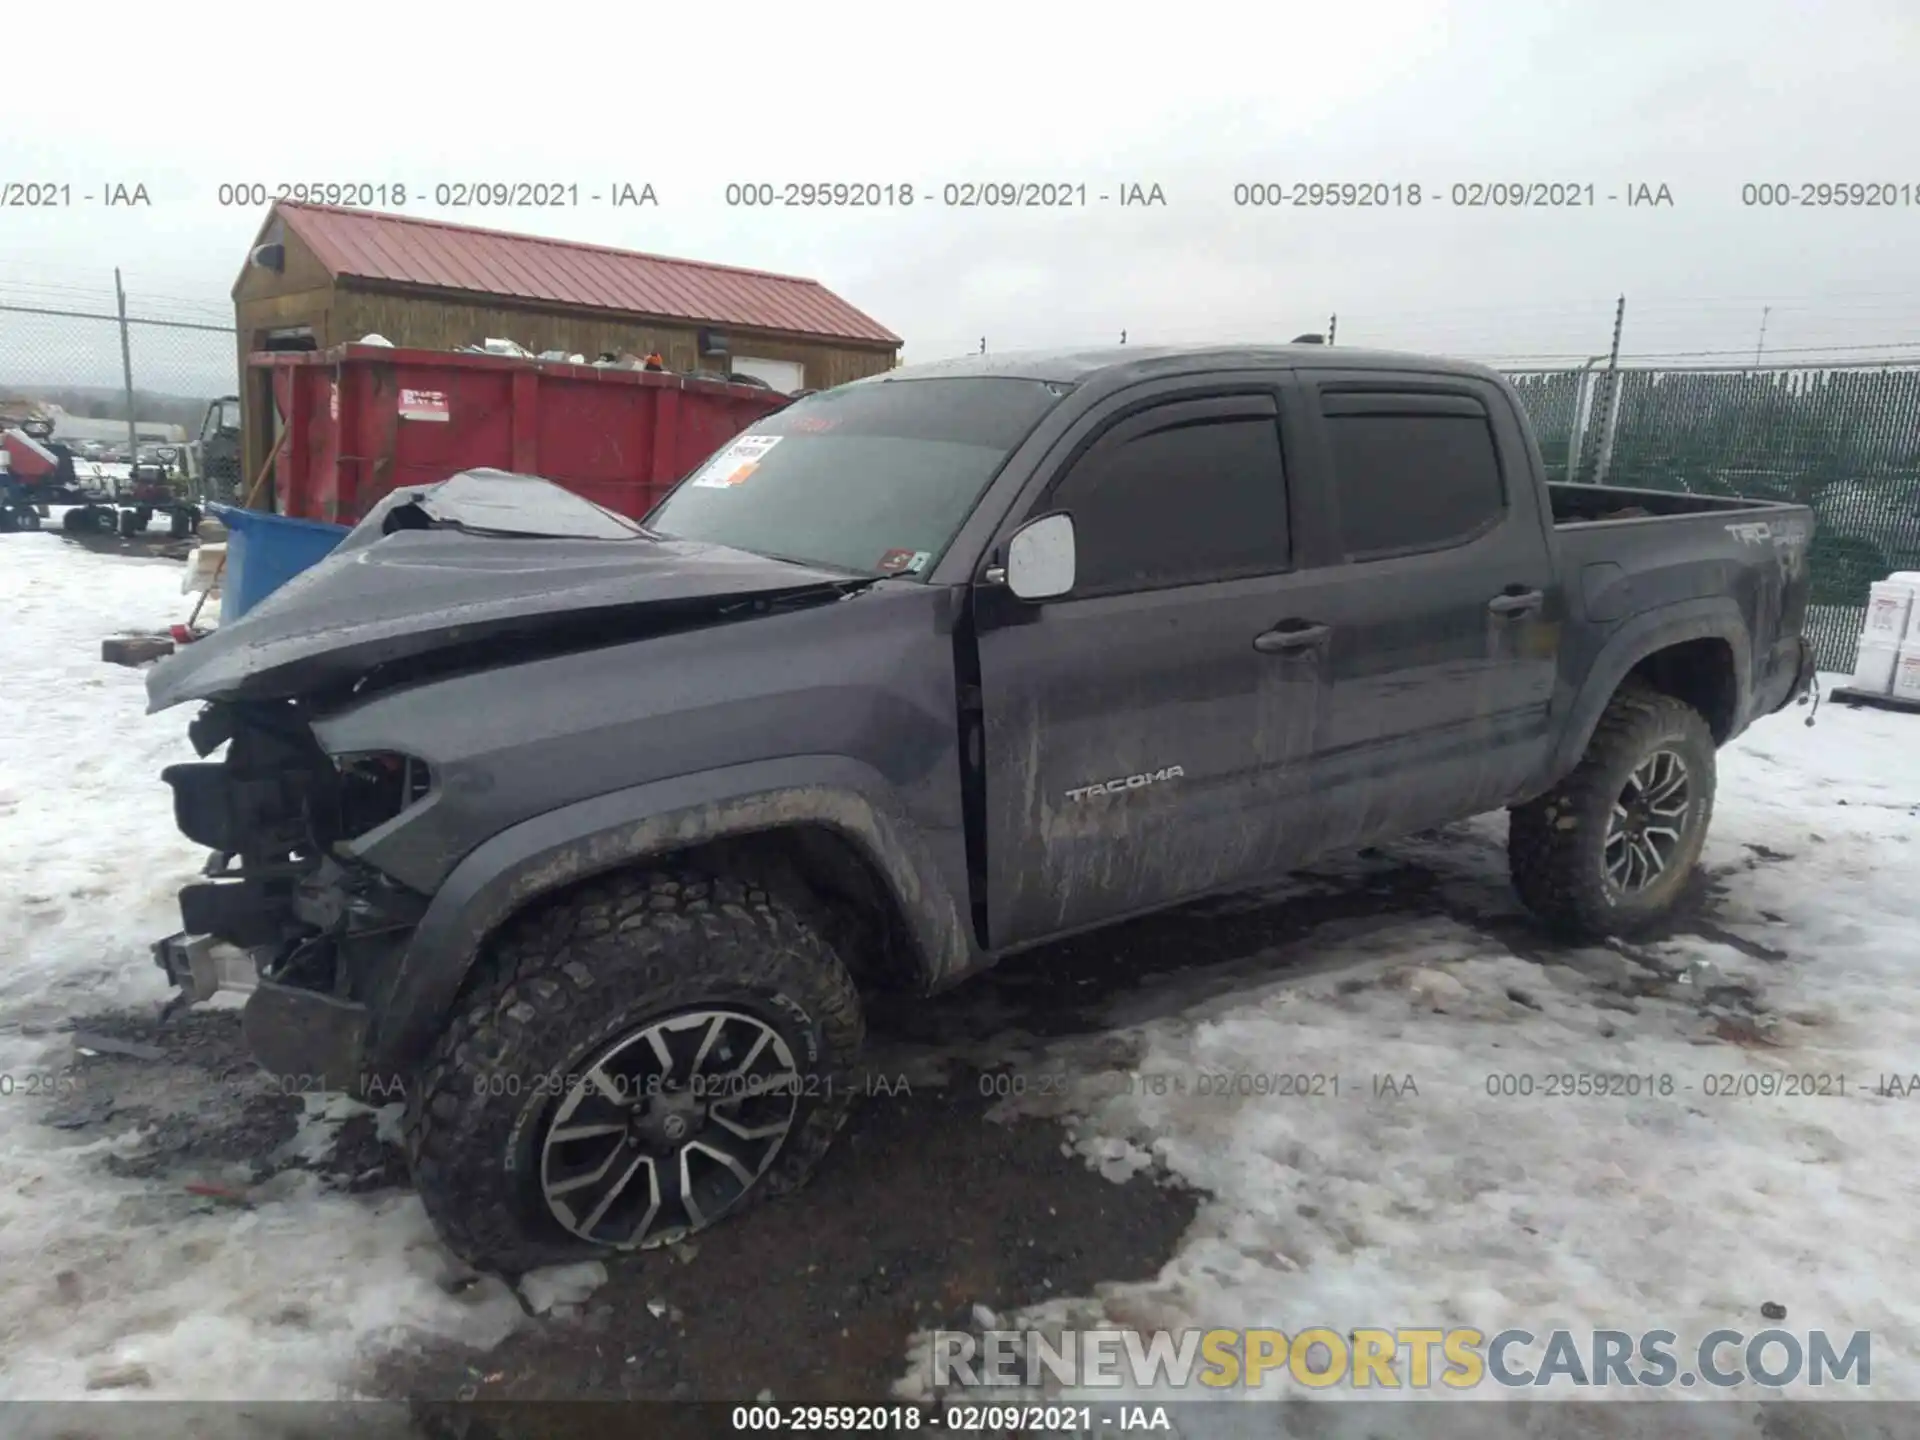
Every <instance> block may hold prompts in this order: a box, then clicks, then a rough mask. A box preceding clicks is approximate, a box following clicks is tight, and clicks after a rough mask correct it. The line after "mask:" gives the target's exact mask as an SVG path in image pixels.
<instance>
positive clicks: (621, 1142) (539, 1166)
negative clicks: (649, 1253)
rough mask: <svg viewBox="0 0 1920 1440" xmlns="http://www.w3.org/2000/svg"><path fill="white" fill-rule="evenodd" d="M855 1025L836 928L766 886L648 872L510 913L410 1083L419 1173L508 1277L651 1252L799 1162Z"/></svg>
mask: <svg viewBox="0 0 1920 1440" xmlns="http://www.w3.org/2000/svg"><path fill="white" fill-rule="evenodd" d="M863 1036H864V1024H863V1021H862V1018H861V1011H860V1000H859V996H858V994H857V993H856V991H855V989H854V986H853V982H852V979H851V978H850V977H849V976H848V974H847V971H846V968H845V967H844V966H843V965H842V964H841V962H840V960H839V958H838V957H837V956H836V955H835V954H834V952H833V950H832V948H831V947H830V946H829V945H828V943H827V942H826V940H825V939H823V938H822V937H821V936H820V935H818V934H817V933H815V931H814V930H813V929H812V928H811V927H810V926H808V925H807V924H806V923H805V922H804V921H803V920H802V919H801V918H800V917H799V916H798V915H797V914H795V913H794V912H793V911H791V910H789V909H788V908H786V907H785V906H784V905H782V904H781V903H779V902H778V901H777V900H775V899H774V898H773V897H771V896H770V895H768V894H767V893H766V892H765V891H762V890H759V889H757V888H755V887H753V886H750V885H747V884H744V883H742V882H739V881H735V880H728V879H713V878H708V877H704V876H696V875H684V874H669V873H663V872H655V873H632V874H626V873H623V874H620V875H616V876H612V877H609V878H607V879H604V880H598V881H594V882H591V883H589V884H588V885H586V886H584V887H582V888H580V889H579V890H576V891H573V892H570V893H569V894H568V895H566V896H563V897H561V898H560V899H558V900H556V901H553V902H550V903H548V904H547V905H545V906H543V907H541V908H539V909H537V910H535V911H533V912H530V913H529V914H527V915H525V916H523V917H521V918H520V919H518V920H516V921H514V922H513V923H512V924H511V925H510V926H509V927H508V928H507V930H506V931H505V932H503V934H502V936H501V937H500V938H499V939H498V940H497V941H496V942H495V943H494V945H493V946H492V947H491V949H490V951H489V953H488V954H486V955H485V956H483V957H482V959H481V961H480V962H479V964H478V965H476V967H475V973H474V975H473V976H472V977H470V979H469V981H468V985H467V988H466V990H465V991H464V992H463V994H462V996H461V1000H460V1004H459V1010H458V1013H457V1014H456V1016H455V1018H454V1019H453V1022H452V1023H451V1025H450V1026H449V1027H448V1029H447V1032H446V1034H445V1035H443V1036H442V1037H441V1039H440V1041H439V1043H438V1044H437V1045H436V1046H435V1047H434V1049H433V1052H432V1054H431V1055H430V1056H429V1058H428V1060H427V1063H426V1065H425V1066H424V1068H423V1071H422V1073H421V1074H420V1075H419V1076H418V1077H416V1079H415V1080H414V1082H413V1083H412V1084H410V1085H409V1086H408V1142H409V1143H408V1149H409V1154H410V1156H411V1159H412V1162H413V1174H414V1182H415V1184H416V1186H417V1187H418V1189H419V1191H420V1196H421V1199H422V1201H423V1202H424V1203H425V1205H426V1207H427V1212H428V1214H429V1215H430V1216H432V1218H433V1220H434V1222H435V1224H436V1226H437V1227H438V1228H439V1230H440V1234H441V1237H442V1238H443V1239H444V1240H445V1241H446V1243H447V1244H448V1246H449V1247H450V1248H452V1249H453V1250H454V1251H455V1252H456V1253H457V1254H459V1255H460V1256H461V1257H462V1258H463V1259H465V1260H467V1261H469V1262H470V1263H472V1264H474V1265H478V1266H483V1267H486V1268H491V1269H497V1270H501V1271H504V1272H506V1273H509V1274H518V1273H520V1272H523V1271H525V1270H528V1269H531V1268H534V1267H537V1266H540V1265H546V1264H553V1263H558V1262H562V1261H566V1260H573V1259H579V1258H581V1256H583V1255H591V1254H594V1253H596V1252H600V1253H604V1252H605V1251H607V1250H616V1251H618V1250H639V1249H652V1248H654V1247H656V1246H660V1245H666V1244H670V1243H672V1242H674V1241H676V1240H679V1239H680V1238H682V1237H684V1236H686V1235H690V1234H692V1233H694V1232H695V1231H698V1230H703V1229H705V1228H706V1227H707V1226H709V1225H711V1224H713V1223H715V1222H716V1221H718V1220H720V1219H722V1218H723V1217H726V1216H730V1215H734V1214H737V1213H739V1212H740V1211H741V1210H744V1209H746V1208H747V1207H748V1206H750V1205H752V1204H754V1203H756V1202H757V1201H758V1200H760V1199H761V1198H763V1197H764V1196H766V1195H769V1194H780V1193H782V1192H784V1191H787V1190H791V1189H793V1188H795V1187H796V1186H798V1185H799V1184H800V1183H801V1182H802V1181H804V1180H805V1179H806V1177H807V1176H808V1174H809V1173H810V1172H811V1171H812V1169H813V1167H814V1165H815V1164H816V1163H817V1162H818V1161H819V1159H820V1157H821V1156H822V1155H823V1154H825V1152H826V1149H827V1147H828V1145H829V1144H830V1143H831V1141H832V1138H833V1135H834V1133H835V1132H836V1131H837V1130H838V1129H839V1127H840V1125H841V1123H842V1122H843V1121H844V1119H845V1116H846V1112H847V1108H848V1105H849V1104H850V1102H851V1100H852V1097H853V1089H852V1084H853V1078H852V1077H853V1066H854V1063H855V1061H856V1058H857V1056H858V1053H859V1050H860V1046H861V1042H862V1039H863Z"/></svg>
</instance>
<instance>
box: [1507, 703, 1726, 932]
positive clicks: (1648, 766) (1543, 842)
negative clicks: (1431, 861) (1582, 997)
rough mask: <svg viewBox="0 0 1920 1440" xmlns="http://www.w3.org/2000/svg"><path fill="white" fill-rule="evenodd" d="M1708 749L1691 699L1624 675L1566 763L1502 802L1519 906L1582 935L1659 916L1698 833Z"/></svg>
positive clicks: (1692, 857)
mask: <svg viewBox="0 0 1920 1440" xmlns="http://www.w3.org/2000/svg"><path fill="white" fill-rule="evenodd" d="M1714 749H1715V747H1714V740H1713V734H1712V731H1711V730H1709V729H1708V727H1707V722H1706V720H1705V718H1704V717H1702V716H1701V714H1700V712H1699V711H1697V710H1695V709H1694V708H1693V707H1692V706H1690V705H1688V704H1686V703H1685V702H1684V701H1680V700H1676V699H1674V698H1673V697H1672V696H1670V695H1663V694H1661V693H1659V692H1658V691H1655V690H1652V689H1649V688H1647V687H1645V686H1642V685H1639V684H1638V683H1634V684H1630V685H1627V686H1624V687H1622V689H1621V690H1620V693H1619V694H1617V695H1615V696H1614V698H1613V700H1612V702H1611V703H1610V704H1609V705H1608V706H1607V709H1606V712H1605V714H1603V715H1602V716H1601V717H1600V723H1599V726H1598V727H1597V728H1596V729H1595V730H1594V733H1593V738H1592V740H1590V741H1589V742H1588V744H1587V752H1586V754H1585V755H1584V756H1582V757H1581V760H1580V763H1579V764H1578V765H1577V766H1575V767H1574V770H1573V773H1572V774H1570V775H1569V776H1567V778H1566V779H1565V780H1563V781H1561V782H1560V784H1559V785H1557V786H1555V787H1554V788H1553V789H1552V790H1550V791H1549V792H1547V793H1546V794H1545V795H1542V796H1540V797H1539V798H1538V799H1535V800H1532V801H1529V802H1528V803H1527V804H1525V805H1521V806H1516V807H1515V808H1514V810H1513V812H1512V815H1511V817H1510V823H1509V826H1508V831H1507V859H1508V864H1509V866H1510V867H1511V869H1512V873H1513V883H1514V888H1515V889H1516V890H1517V891H1519V893H1520V898H1521V899H1522V900H1523V901H1525V902H1526V905H1527V908H1528V909H1530V910H1532V911H1533V912H1534V914H1535V915H1537V916H1539V917H1540V919H1542V920H1543V921H1545V922H1546V923H1547V924H1548V925H1550V926H1551V927H1553V928H1554V929H1556V930H1558V931H1561V932H1562V933H1565V934H1568V935H1570V936H1575V937H1582V938H1594V937H1600V936H1606V935H1629V934H1632V933H1633V932H1634V931H1636V930H1641V929H1644V928H1646V927H1648V926H1650V925H1653V924H1655V923H1657V922H1659V921H1660V920H1663V919H1665V918H1666V917H1667V916H1668V915H1669V914H1670V913H1671V912H1672V910H1673V908H1674V906H1675V904H1676V903H1677V902H1678V901H1679V899H1680V897H1681V895H1682V894H1683V893H1684V892H1685V890H1686V886H1687V881H1688V879H1689V878H1690V877H1691V875H1692V873H1693V870H1694V866H1695V865H1696V864H1697V863H1698V861H1699V859H1700V851H1701V848H1702V846H1703V845H1705V843H1706V837H1707V827H1708V825H1709V823H1710V822H1711V820H1712V816H1713V794H1714V778H1715V777H1714V759H1715V753H1714Z"/></svg>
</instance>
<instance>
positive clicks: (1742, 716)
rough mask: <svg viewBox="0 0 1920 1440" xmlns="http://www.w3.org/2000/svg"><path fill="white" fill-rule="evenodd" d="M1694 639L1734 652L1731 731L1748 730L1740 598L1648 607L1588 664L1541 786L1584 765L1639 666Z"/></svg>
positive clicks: (1748, 680) (1749, 666)
mask: <svg viewBox="0 0 1920 1440" xmlns="http://www.w3.org/2000/svg"><path fill="white" fill-rule="evenodd" d="M1689 640H1724V641H1726V642H1727V645H1728V647H1729V648H1730V649H1731V650H1732V651H1733V679H1734V694H1735V696H1736V699H1735V704H1734V717H1733V729H1732V731H1731V734H1733V735H1738V734H1739V733H1740V732H1741V731H1742V730H1744V729H1746V727H1747V721H1748V720H1749V719H1750V718H1751V716H1750V709H1751V706H1752V702H1753V673H1752V671H1753V647H1752V644H1751V642H1750V640H1749V637H1748V634H1747V622H1746V620H1745V619H1744V618H1743V617H1742V616H1741V614H1740V606H1739V604H1738V602H1736V601H1735V600H1734V599H1733V597H1732V596H1730V595H1714V596H1708V597H1706V598H1704V599H1699V600H1687V601H1683V602H1682V603H1680V604H1678V605H1663V606H1661V607H1660V608H1659V609H1657V610H1643V611H1641V612H1640V613H1639V614H1638V615H1634V616H1632V617H1630V618H1629V619H1628V620H1627V621H1626V622H1625V623H1623V624H1622V625H1621V626H1620V628H1619V630H1617V631H1616V632H1615V633H1614V635H1613V637H1612V638H1611V639H1610V640H1608V641H1607V643H1606V644H1605V645H1604V646H1603V647H1602V648H1601V650H1600V653H1599V654H1598V655H1597V656H1595V657H1594V661H1593V664H1592V665H1591V666H1589V667H1588V669H1587V675H1586V679H1585V680H1583V681H1582V682H1581V685H1580V688H1579V690H1578V691H1577V692H1576V693H1575V695H1574V699H1573V703H1572V705H1571V706H1569V707H1568V710H1567V719H1566V722H1565V724H1564V725H1562V727H1561V730H1560V741H1559V743H1558V744H1557V745H1556V746H1555V747H1554V750H1553V758H1552V760H1551V761H1550V762H1549V764H1548V767H1547V776H1546V778H1545V781H1544V783H1543V784H1542V786H1541V787H1540V788H1542V789H1545V788H1546V786H1548V785H1551V784H1553V783H1555V782H1557V781H1558V780H1559V779H1560V778H1561V777H1562V776H1564V775H1565V774H1566V773H1567V772H1568V771H1570V770H1572V769H1573V767H1574V766H1575V765H1578V764H1579V763H1580V757H1581V756H1582V755H1583V754H1585V753H1586V749H1587V742H1588V741H1590V740H1592V739H1593V732H1594V730H1595V729H1596V728H1597V727H1598V726H1599V724H1600V715H1601V713H1602V712H1603V711H1604V710H1605V709H1606V708H1607V702H1608V701H1610V700H1612V699H1613V697H1614V694H1615V692H1616V691H1618V690H1619V688H1620V682H1621V681H1622V680H1625V679H1626V678H1627V675H1628V673H1629V672H1630V671H1631V670H1632V669H1633V667H1634V666H1636V665H1638V664H1639V663H1640V662H1641V661H1642V660H1644V659H1646V658H1647V657H1648V656H1649V655H1651V654H1653V653H1654V652H1655V651H1657V650H1664V649H1666V648H1667V647H1668V646H1669V645H1681V644H1684V643H1685V642H1687V641H1689Z"/></svg>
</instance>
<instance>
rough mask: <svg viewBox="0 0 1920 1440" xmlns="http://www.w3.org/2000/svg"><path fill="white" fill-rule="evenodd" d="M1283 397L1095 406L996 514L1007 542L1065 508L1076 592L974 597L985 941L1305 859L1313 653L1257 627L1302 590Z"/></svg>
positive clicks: (1075, 922) (1144, 399)
mask: <svg viewBox="0 0 1920 1440" xmlns="http://www.w3.org/2000/svg"><path fill="white" fill-rule="evenodd" d="M1282 384H1283V382H1282V380H1280V379H1278V378H1276V377H1271V376H1268V377H1261V378H1260V380H1258V381H1257V382H1250V383H1247V384H1242V385H1229V384H1223V383H1218V382H1216V383H1213V384H1207V385H1195V384H1193V383H1192V382H1186V383H1171V382H1169V383H1163V384H1161V385H1158V386H1156V387H1153V388H1152V389H1149V390H1145V392H1144V393H1142V392H1141V391H1138V390H1136V391H1132V392H1129V398H1123V399H1115V400H1113V401H1110V402H1108V403H1107V404H1106V405H1105V406H1103V407H1102V408H1100V409H1098V410H1096V411H1095V412H1093V413H1092V414H1091V415H1090V416H1088V417H1087V418H1086V419H1084V420H1083V421H1082V422H1081V423H1080V424H1079V425H1077V426H1076V427H1075V429H1074V430H1073V431H1072V432H1070V433H1069V434H1068V435H1067V436H1066V437H1064V438H1063V439H1062V441H1061V443H1060V445H1059V447H1058V448H1057V450H1056V451H1055V454H1056V455H1060V456H1062V457H1063V459H1062V460H1060V461H1052V462H1049V464H1050V466H1051V471H1050V473H1047V472H1043V476H1042V478H1041V481H1040V483H1039V484H1038V486H1037V488H1036V491H1034V492H1029V493H1030V499H1029V500H1028V501H1027V502H1026V503H1025V504H1024V505H1023V506H1022V507H1019V511H1018V513H1016V514H1015V515H1014V516H1011V517H1009V521H1008V525H1007V527H1006V529H1005V530H1004V531H1003V532H1002V533H1003V535H1004V534H1006V533H1010V532H1011V530H1012V529H1013V528H1014V527H1015V526H1017V525H1018V524H1019V523H1021V521H1023V520H1025V519H1031V518H1035V517H1038V516H1040V515H1043V514H1049V513H1053V512H1056V511H1062V510H1064V511H1066V512H1067V513H1069V514H1071V515H1072V516H1073V519H1074V524H1075V530H1076V536H1077V550H1078V576H1077V583H1076V586H1075V588H1074V590H1073V591H1072V593H1070V594H1069V595H1067V596H1064V597H1061V598H1059V599H1056V600H1052V601H1048V602H1044V603H1040V604H1025V603H1022V602H1019V601H1017V600H1015V599H1013V597H1012V596H1011V595H1010V594H1008V593H1007V592H1006V591H1005V590H1004V589H1003V588H999V587H995V586H991V585H983V586H981V587H978V588H977V589H976V593H975V624H976V634H977V640H978V647H979V656H980V671H981V675H980V678H981V691H982V700H983V706H984V710H985V715H986V721H985V745H984V770H985V777H986V779H985V791H986V793H985V805H984V813H983V817H982V825H983V829H984V832H985V836H986V846H985V856H984V863H985V866H986V870H987V874H988V886H987V894H988V897H989V904H988V931H989V935H990V943H991V944H992V945H993V946H995V947H1000V946H1006V945H1011V944H1018V943H1023V942H1027V941H1031V940H1035V939H1039V938H1041V937H1043V936H1046V935H1050V934H1054V933H1057V932H1059V931H1063V930H1071V929H1074V928H1077V927H1080V926H1083V925H1088V924H1092V923H1096V922H1099V921H1102V920H1107V919H1112V918H1115V917H1116V916H1119V915H1122V914H1126V913H1130V912H1133V911H1137V910H1143V909H1148V908H1153V907H1158V906H1161V905H1164V904H1167V903H1169V902H1171V901H1174V900H1178V899H1180V898H1182V897H1184V896H1187V895H1192V894H1198V893H1201V892H1203V891H1206V890H1208V889H1212V888H1216V887H1218V886H1221V885H1224V884H1230V883H1233V882H1236V881H1238V880H1241V879H1245V878H1249V877H1251V876H1254V875H1258V874H1261V873H1264V872H1265V871H1267V870H1270V869H1272V868H1273V867H1274V865H1275V864H1276V863H1277V862H1278V861H1279V860H1280V859H1281V858H1282V856H1283V854H1284V853H1285V852H1287V851H1288V850H1289V847H1299V848H1302V849H1304V847H1306V846H1307V845H1309V844H1310V843H1311V834H1310V827H1311V824H1312V817H1311V811H1310V810H1308V809H1306V808H1304V805H1303V803H1302V801H1301V796H1302V795H1303V794H1304V790H1305V785H1306V769H1305V765H1304V761H1305V760H1306V759H1307V757H1308V756H1309V755H1310V754H1311V753H1312V747H1313V743H1314V736H1315V733H1316V725H1317V719H1318V715H1319V704H1318V702H1319V696H1320V671H1319V654H1320V652H1319V649H1318V646H1317V645H1316V644H1315V643H1314V641H1313V637H1307V639H1306V640H1305V641H1304V642H1301V643H1295V642H1294V641H1293V640H1292V639H1291V638H1290V637H1287V636H1282V637H1279V638H1278V639H1276V638H1274V635H1273V632H1275V631H1276V629H1277V628H1284V622H1286V621H1288V620H1289V619H1290V617H1292V616H1294V615H1295V614H1296V612H1298V611H1299V610H1300V608H1301V602H1300V600H1299V598H1298V596H1297V594H1296V592H1298V591H1299V590H1301V589H1302V588H1303V587H1309V588H1310V587H1311V586H1312V585H1314V584H1315V583H1316V582H1315V580H1314V579H1313V578H1312V577H1311V576H1310V575H1306V576H1303V574H1302V573H1301V572H1300V571H1298V570H1297V569H1296V566H1295V556H1294V546H1293V537H1292V530H1293V526H1292V522H1291V519H1290V515H1289V506H1288V490H1287V480H1286V459H1285V450H1284V446H1283V440H1282V435H1281V429H1280V420H1279V407H1278V405H1277V404H1276V397H1277V394H1278V392H1279V390H1280V389H1281V387H1282ZM1263 636H1265V637H1269V638H1267V639H1264V640H1263V639H1262V638H1261V637H1263ZM1290 787H1292V794H1293V800H1292V803H1289V799H1288V795H1289V793H1290Z"/></svg>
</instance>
